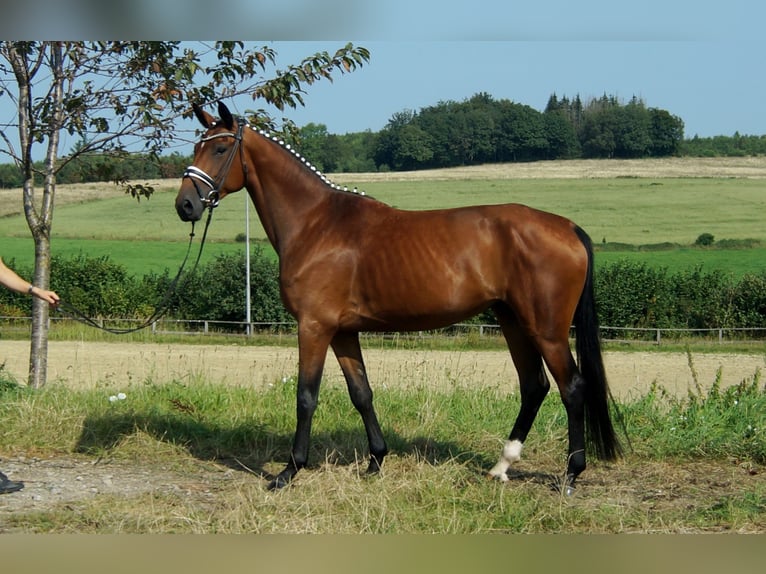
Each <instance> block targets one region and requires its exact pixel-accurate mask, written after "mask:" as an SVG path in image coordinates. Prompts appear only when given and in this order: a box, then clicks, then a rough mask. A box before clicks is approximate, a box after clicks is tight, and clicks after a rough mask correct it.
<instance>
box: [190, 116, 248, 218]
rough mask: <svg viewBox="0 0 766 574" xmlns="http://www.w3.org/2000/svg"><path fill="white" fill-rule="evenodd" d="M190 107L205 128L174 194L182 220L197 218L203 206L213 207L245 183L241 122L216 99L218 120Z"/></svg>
mask: <svg viewBox="0 0 766 574" xmlns="http://www.w3.org/2000/svg"><path fill="white" fill-rule="evenodd" d="M192 108H193V110H194V115H195V116H197V119H198V120H199V121H200V123H201V124H202V125H203V127H204V128H205V129H206V131H205V133H204V135H203V136H202V139H200V141H199V142H197V144H196V145H195V146H194V161H193V162H192V164H191V165H190V166H189V167H187V168H186V171H185V172H184V176H183V179H182V181H181V189H179V190H178V195H177V196H176V211H177V212H178V216H179V217H180V218H181V219H182V220H183V221H198V220H199V219H200V218H201V217H202V213H203V212H204V211H205V208H213V207H215V206H216V205H218V202H219V201H220V200H221V199H223V198H224V197H225V196H226V195H228V194H229V193H233V192H235V191H238V190H240V189H242V187H244V185H245V173H244V167H243V164H242V161H243V158H242V153H241V149H242V133H243V127H244V123H243V122H242V121H237V120H235V119H234V117H233V116H232V115H231V112H230V111H229V109H228V108H227V107H226V106H225V105H224V104H223V103H222V102H218V114H219V116H220V118H219V119H216V118H214V117H213V116H212V115H210V114H209V113H207V112H206V111H204V110H203V109H202V108H201V107H200V106H198V105H197V104H192ZM238 150H240V153H237V151H238Z"/></svg>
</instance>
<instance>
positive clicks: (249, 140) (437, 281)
mask: <svg viewBox="0 0 766 574" xmlns="http://www.w3.org/2000/svg"><path fill="white" fill-rule="evenodd" d="M192 108H193V111H194V114H195V116H196V117H197V119H198V120H199V121H200V123H201V124H202V126H203V127H204V128H205V130H206V131H205V132H204V134H203V136H202V138H201V139H200V140H199V141H198V142H197V143H196V145H195V148H194V159H193V163H192V165H190V166H189V167H188V168H187V170H186V171H185V173H184V175H183V179H182V181H181V187H180V189H179V191H178V195H177V197H176V211H177V212H178V215H179V217H180V218H181V219H182V220H183V221H192V222H193V221H197V220H199V219H200V218H201V217H202V215H203V213H204V211H205V210H206V209H212V208H213V207H214V206H215V205H217V204H218V202H219V201H220V200H221V199H223V198H224V197H225V196H226V195H228V194H230V193H233V192H236V191H238V190H240V189H242V188H245V189H247V192H248V193H249V195H250V198H251V199H252V202H253V203H254V205H255V208H256V210H257V212H258V216H259V218H260V220H261V223H262V224H263V228H264V230H265V232H266V235H267V236H268V239H269V241H270V242H271V244H272V246H273V247H274V249H275V251H276V253H277V255H278V257H279V284H280V292H281V297H282V300H283V303H284V305H285V307H286V309H287V310H288V311H289V312H290V313H291V314H292V315H293V316H294V317H295V319H296V320H297V327H298V357H299V358H298V385H297V401H296V402H297V408H296V411H297V425H296V430H295V435H294V438H293V444H292V451H291V456H290V460H289V462H288V463H287V465H286V466H285V468H284V470H282V471H281V472H280V473H279V474H278V475H277V476H276V477H275V478H274V479H273V480H272V481H271V482H270V484H269V485H268V487H269V489H275V488H281V487H284V486H285V485H287V484H289V483H290V482H291V481H292V479H293V478H294V476H295V475H296V473H297V472H298V471H299V470H300V469H301V468H303V467H304V466H305V465H306V463H307V458H308V452H309V438H310V433H311V421H312V417H313V415H314V411H315V409H316V406H317V400H318V396H319V386H320V381H321V378H322V371H323V368H324V363H325V359H326V356H327V352H328V348H330V347H331V348H332V350H333V352H334V354H335V356H336V358H337V360H338V362H339V363H340V367H341V369H342V371H343V375H344V377H345V380H346V383H347V385H348V392H349V395H350V397H351V401H352V403H353V405H354V407H355V408H356V409H357V411H358V412H359V414H360V415H361V418H362V421H363V423H364V427H365V430H366V432H367V439H368V444H369V457H370V458H369V466H368V468H367V472H369V473H376V472H378V471H379V470H380V467H381V464H382V462H383V458H384V457H385V456H386V454H387V452H388V448H387V446H386V442H385V440H384V437H383V433H382V431H381V428H380V425H379V423H378V419H377V416H376V414H375V409H374V408H373V393H372V390H371V389H370V384H369V382H368V380H367V374H366V371H365V366H364V361H363V359H362V351H361V347H360V345H359V333H360V332H362V331H377V332H381V331H386V332H398V331H413V330H430V329H437V328H442V327H446V326H449V325H452V324H454V323H457V322H460V321H462V320H465V319H467V318H469V317H472V316H474V315H476V314H478V313H480V312H482V311H484V310H486V309H491V310H492V311H493V312H494V314H495V316H496V317H497V321H498V323H499V325H500V328H501V330H502V333H503V336H504V337H505V340H506V341H507V344H508V348H509V350H510V353H511V357H512V359H513V362H514V365H515V367H516V370H517V372H518V376H519V382H520V395H521V407H520V410H519V413H518V415H517V418H516V421H515V423H514V425H513V427H512V430H511V432H510V435H509V436H508V439H507V440H506V441H505V444H504V446H503V448H502V452H501V455H500V459H499V460H498V462H497V464H496V465H495V466H494V467H493V468H492V469H491V470H489V476H490V477H496V478H498V479H500V480H503V481H506V480H508V474H507V471H508V469H509V467H510V465H511V464H512V463H514V462H516V461H518V460H520V456H521V450H522V445H523V444H524V441H525V440H526V438H527V435H528V433H529V430H530V428H531V426H532V423H533V421H534V419H535V417H536V415H537V412H538V409H539V407H540V405H541V403H542V401H543V399H544V398H545V396H546V394H547V393H548V391H549V389H550V382H549V381H548V377H547V375H546V372H545V369H544V366H543V362H544V364H545V365H546V366H547V368H548V370H549V372H550V374H551V375H552V376H553V378H554V380H555V382H556V384H557V385H558V388H559V391H560V396H561V400H562V402H563V404H564V407H565V410H566V414H567V420H568V440H569V453H568V454H569V456H568V458H567V468H566V485H565V486H566V488H567V492H571V489H572V488H573V487H574V483H575V480H576V479H577V477H578V476H579V475H580V474H581V473H582V471H583V470H584V469H585V449H586V436H587V442H588V444H589V446H591V448H592V449H593V452H595V454H596V455H597V456H598V457H599V458H601V459H605V460H614V459H615V458H617V457H618V456H619V455H620V454H621V447H620V444H619V441H618V439H617V437H616V434H615V431H614V428H613V426H612V422H611V419H610V413H609V399H610V394H609V390H608V386H607V381H606V377H605V371H604V366H603V361H602V356H601V346H600V340H599V333H598V323H597V318H596V311H595V306H594V304H595V301H594V293H593V248H592V245H591V241H590V239H589V237H588V235H587V234H586V233H585V232H584V231H583V230H582V229H581V228H580V227H578V226H577V225H575V224H574V223H573V222H571V221H570V220H568V219H565V218H563V217H560V216H558V215H555V214H551V213H547V212H543V211H539V210H536V209H533V208H531V207H527V206H524V205H519V204H506V205H477V206H472V207H460V208H453V209H436V210H429V211H403V210H400V209H395V208H393V207H391V206H388V205H386V204H384V203H382V202H380V201H377V200H375V199H373V198H371V197H369V196H367V195H363V194H359V193H354V192H350V191H347V190H345V189H341V188H340V187H338V186H337V185H335V184H333V183H332V182H330V180H329V179H328V178H327V177H326V176H325V175H324V174H322V173H321V172H320V171H318V170H317V169H316V168H315V167H313V166H311V164H310V163H308V162H307V161H306V160H305V159H304V158H302V157H301V156H300V154H298V153H297V152H296V151H295V150H294V149H293V148H291V146H290V145H289V144H285V143H284V142H282V141H280V140H279V138H277V137H276V136H271V135H269V134H267V133H265V132H262V131H258V130H256V129H255V128H252V127H251V126H249V125H248V124H247V123H246V122H245V120H243V119H241V118H235V117H234V116H233V115H232V114H231V112H230V111H229V110H228V108H227V107H226V105H225V104H223V103H222V102H219V103H218V114H219V117H218V118H215V117H213V116H212V115H211V114H209V113H208V112H206V111H204V110H203V109H202V108H201V107H200V106H199V105H197V104H193V105H192ZM210 174H213V175H210ZM572 324H574V326H575V333H576V352H577V357H578V360H577V362H575V360H574V358H573V356H572V352H571V350H570V347H569V330H570V326H571V325H572ZM586 427H587V433H586Z"/></svg>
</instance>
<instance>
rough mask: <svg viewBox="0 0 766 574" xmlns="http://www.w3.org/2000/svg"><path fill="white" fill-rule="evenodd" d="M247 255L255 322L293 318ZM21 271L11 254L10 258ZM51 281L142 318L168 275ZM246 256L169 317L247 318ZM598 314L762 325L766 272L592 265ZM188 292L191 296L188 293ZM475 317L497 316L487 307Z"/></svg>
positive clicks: (83, 270)
mask: <svg viewBox="0 0 766 574" xmlns="http://www.w3.org/2000/svg"><path fill="white" fill-rule="evenodd" d="M252 251H253V252H252V254H251V262H250V265H251V275H250V281H251V305H252V320H253V321H255V322H283V321H290V320H291V319H290V317H289V315H288V314H287V312H286V311H285V309H284V307H283V305H282V302H281V300H280V296H279V285H278V269H277V265H276V262H275V261H273V260H272V259H270V258H269V257H268V256H266V255H265V254H264V252H263V251H262V250H261V249H260V247H259V246H255V247H254V248H253V250H252ZM8 263H9V264H10V265H11V266H12V267H14V268H17V269H18V270H19V272H20V273H21V274H22V275H24V276H31V269H23V268H21V267H20V266H18V265H16V262H15V261H10V262H8ZM51 276H52V277H53V278H54V281H55V282H54V283H53V285H52V287H53V288H54V289H55V290H56V291H57V292H58V293H59V294H60V295H61V296H62V298H63V299H64V300H65V301H67V302H69V303H70V304H72V305H74V306H75V307H76V308H78V309H79V310H80V311H81V312H83V313H84V314H86V315H87V316H89V317H93V318H119V319H123V318H132V319H143V318H145V317H148V316H149V315H151V313H152V312H153V311H154V309H155V306H156V305H157V304H158V303H159V302H160V301H161V300H163V298H165V296H166V294H167V293H168V288H169V286H170V284H171V281H172V277H171V276H170V275H169V273H168V272H167V271H166V272H165V273H163V274H151V275H147V276H144V277H134V276H131V275H128V273H127V272H126V271H125V268H124V267H123V266H121V265H119V264H117V263H114V262H112V261H111V260H109V258H108V257H101V258H90V257H87V256H83V255H80V256H77V257H74V258H68V259H66V258H58V257H55V258H54V259H53V261H52V265H51ZM244 289H245V258H244V254H241V255H220V256H218V257H217V258H216V259H215V260H214V261H211V262H210V263H208V264H206V265H203V266H202V267H200V268H198V269H197V270H196V272H194V273H193V274H189V275H188V276H187V277H186V278H184V279H183V280H182V283H181V284H180V287H179V288H178V289H177V291H175V292H173V294H172V296H171V297H170V298H169V299H168V314H167V317H170V318H176V319H198V320H202V319H205V320H209V321H235V322H243V321H245V312H244ZM595 289H596V300H597V304H598V313H599V321H600V323H601V325H604V326H609V327H629V328H665V329H673V328H678V329H719V328H761V329H762V328H766V272H762V273H760V274H750V275H745V276H743V277H742V278H741V279H733V278H732V277H731V276H730V275H726V274H724V273H721V272H718V271H710V272H706V271H703V270H702V268H696V269H693V270H690V271H679V272H674V273H670V272H669V271H668V270H667V269H665V268H655V267H649V266H647V265H646V264H644V263H635V262H628V261H626V260H624V261H620V262H616V263H612V264H607V265H604V266H601V267H597V268H596V272H595ZM192 294H193V296H192ZM30 307H31V299H30V298H29V297H27V296H23V295H18V294H15V293H12V292H10V291H8V290H0V316H29V313H30ZM475 322H480V323H487V324H491V323H494V317H493V316H492V314H491V312H485V313H484V314H482V315H480V316H479V317H477V318H476V319H475Z"/></svg>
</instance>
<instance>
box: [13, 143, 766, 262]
mask: <svg viewBox="0 0 766 574" xmlns="http://www.w3.org/2000/svg"><path fill="white" fill-rule="evenodd" d="M745 159H746V160H748V161H744V160H739V161H735V160H728V159H726V158H722V159H720V160H718V161H711V160H709V159H704V160H703V159H700V160H697V161H696V162H694V161H692V160H689V159H688V158H678V159H677V161H675V162H673V161H670V160H665V161H663V162H652V161H641V162H638V161H637V162H610V161H601V162H589V161H579V162H577V161H574V162H538V163H535V164H512V165H510V166H509V165H505V166H483V167H482V166H479V167H476V168H472V169H471V168H458V169H454V170H435V171H433V172H420V173H403V174H397V173H393V174H343V175H339V176H334V179H335V180H336V181H337V182H338V183H340V184H345V185H348V186H349V187H353V186H355V185H356V186H358V187H359V188H360V189H361V190H364V191H365V192H367V193H368V194H369V195H372V196H374V197H376V198H378V199H380V200H381V201H384V202H386V203H388V204H390V205H394V206H396V207H400V208H403V209H434V208H442V207H454V206H460V205H467V204H477V203H482V204H494V203H503V202H518V203H524V204H527V205H531V206H533V207H537V208H540V209H543V210H546V211H552V212H554V213H559V214H561V215H564V216H566V217H570V218H571V219H573V220H574V221H575V222H576V223H578V224H579V225H580V226H581V227H583V228H584V229H585V230H586V231H588V233H589V234H590V235H591V237H592V238H593V241H594V243H596V244H597V245H598V244H600V243H602V242H608V243H626V244H633V245H645V244H656V243H662V242H670V243H677V244H679V245H682V246H683V245H691V244H693V243H694V241H695V240H696V238H697V237H698V236H699V235H701V234H702V233H710V234H712V235H713V236H714V237H715V239H716V240H721V239H756V240H759V241H761V242H764V243H766V226H764V225H763V214H764V213H765V212H766V193H764V181H766V158H745ZM693 174H698V175H697V176H692V175H693ZM178 184H179V182H178V181H175V180H164V181H161V182H157V183H156V189H157V191H156V192H155V195H154V196H153V197H152V198H151V199H150V200H148V201H147V200H142V201H141V202H140V203H138V202H136V201H135V200H134V199H132V198H130V197H128V196H126V195H125V194H123V193H121V192H120V191H119V190H118V189H117V188H115V187H114V186H113V185H110V184H103V185H101V186H99V185H97V184H88V186H87V187H84V188H80V187H75V186H72V187H68V186H61V187H60V188H59V190H58V191H57V207H56V212H55V217H54V228H53V233H52V250H53V253H54V254H60V255H64V256H66V255H72V254H77V253H80V252H83V253H88V254H89V255H94V256H98V255H109V256H110V258H111V259H112V260H113V261H115V262H117V263H122V264H124V265H125V266H126V268H127V269H128V271H129V272H130V273H135V274H137V275H141V274H143V273H145V272H147V271H154V272H161V271H163V270H164V269H166V268H167V269H170V270H171V272H172V271H174V270H175V269H177V267H178V265H179V264H180V260H181V259H182V257H183V253H185V249H186V244H187V240H188V235H189V232H190V230H191V227H190V225H189V224H184V223H182V222H181V221H180V220H179V219H178V217H177V215H176V213H175V210H174V207H173V200H174V197H175V193H176V190H177V188H178ZM243 195H244V194H243V193H238V194H235V195H232V196H230V197H228V198H226V199H225V200H224V201H223V202H222V203H221V205H220V207H219V208H218V209H217V210H216V211H215V214H214V217H213V223H212V225H211V228H210V231H209V234H208V242H209V244H208V246H207V247H206V248H205V258H206V259H207V258H212V257H214V256H215V254H216V253H220V252H231V251H237V250H241V249H242V248H243V246H242V244H241V243H240V244H238V243H235V239H236V236H237V235H238V234H241V233H243V232H244V221H245V205H246V203H245V198H244V197H243ZM0 198H1V199H3V201H4V202H5V203H6V204H8V205H11V206H12V205H14V204H15V205H18V208H17V209H16V210H14V209H12V207H5V208H4V211H3V212H2V213H0V216H2V218H1V219H0V223H1V226H0V238H2V240H3V256H4V257H6V258H11V257H15V258H16V260H17V261H18V262H21V263H24V264H29V265H31V262H32V257H33V244H32V240H31V238H30V233H29V230H28V229H27V225H26V221H25V220H24V217H23V215H22V214H21V212H20V208H21V201H20V192H19V191H8V190H5V191H2V192H0ZM14 202H17V203H14ZM249 210H250V222H251V237H252V238H253V239H263V238H264V233H263V230H262V228H261V226H260V223H259V222H258V220H257V217H256V214H255V210H254V209H252V207H250V208H249ZM201 231H202V226H201V225H198V226H197V236H198V237H199V236H201ZM139 242H140V247H139V246H138V245H137V244H138V243H139ZM621 256H622V252H609V253H603V254H600V255H599V260H603V261H611V260H614V259H615V258H619V257H621ZM625 256H626V257H628V258H631V259H638V260H642V261H647V262H648V263H651V264H652V265H661V266H668V267H671V268H677V267H684V268H689V267H694V266H695V265H698V264H702V265H703V266H704V267H705V268H710V269H722V270H724V271H726V272H732V273H735V274H741V273H742V272H745V271H758V270H759V269H761V268H762V266H761V264H760V262H761V261H766V248H760V247H759V248H754V249H748V250H734V251H722V250H696V249H682V250H674V251H666V252H638V253H634V252H625Z"/></svg>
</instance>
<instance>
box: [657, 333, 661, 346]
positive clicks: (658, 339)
mask: <svg viewBox="0 0 766 574" xmlns="http://www.w3.org/2000/svg"><path fill="white" fill-rule="evenodd" d="M661 338H662V331H660V329H657V346H658V347H659V346H660V339H661Z"/></svg>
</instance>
